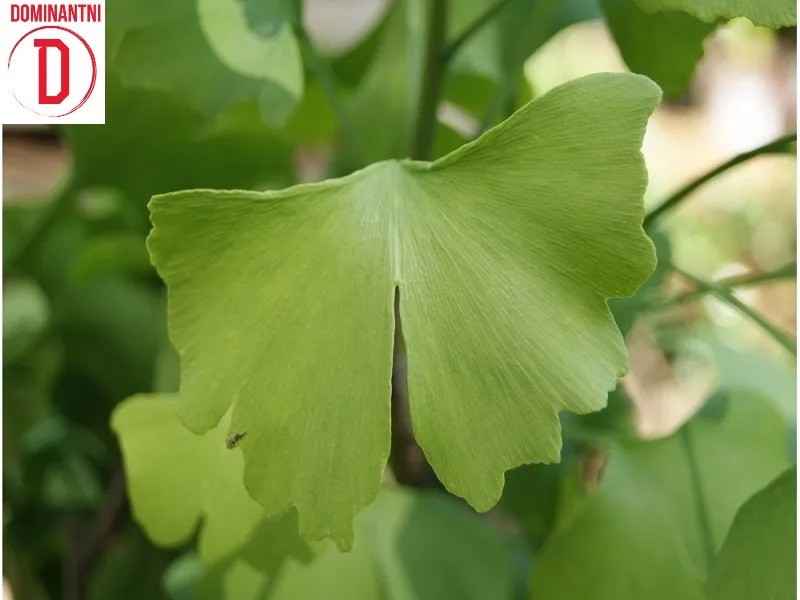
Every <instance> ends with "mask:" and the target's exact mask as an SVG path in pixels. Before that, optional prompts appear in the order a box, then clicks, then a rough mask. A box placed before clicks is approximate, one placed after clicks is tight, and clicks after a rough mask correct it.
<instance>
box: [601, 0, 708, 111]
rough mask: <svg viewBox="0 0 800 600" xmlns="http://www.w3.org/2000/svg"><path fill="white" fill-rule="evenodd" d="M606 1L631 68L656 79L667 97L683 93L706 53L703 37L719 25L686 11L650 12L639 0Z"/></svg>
mask: <svg viewBox="0 0 800 600" xmlns="http://www.w3.org/2000/svg"><path fill="white" fill-rule="evenodd" d="M602 4H603V10H604V11H605V15H606V22H607V23H608V27H609V29H610V30H611V33H612V35H613V36H614V40H615V41H616V43H617V46H618V47H619V50H620V53H621V54H622V58H623V59H624V60H625V63H626V64H627V65H628V67H629V68H630V69H631V71H633V72H635V73H641V74H643V75H647V76H648V77H650V78H652V79H653V80H654V81H655V82H656V83H658V84H659V85H660V86H661V88H662V89H663V90H664V94H665V95H667V96H677V95H679V94H681V93H683V91H684V90H685V89H686V87H687V86H688V85H689V82H690V81H691V78H692V74H693V73H694V68H695V65H696V64H697V61H698V60H700V58H701V57H702V56H703V40H705V38H706V36H707V35H708V34H709V33H711V32H712V31H713V30H714V27H715V26H714V25H713V24H709V23H705V22H703V21H700V20H699V19H696V18H694V17H692V16H691V15H688V14H686V13H682V12H674V11H672V12H663V13H655V14H649V13H647V12H645V11H644V10H642V9H641V8H640V7H639V6H638V5H637V4H636V1H635V0H603V3H602Z"/></svg>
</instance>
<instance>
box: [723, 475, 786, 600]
mask: <svg viewBox="0 0 800 600" xmlns="http://www.w3.org/2000/svg"><path fill="white" fill-rule="evenodd" d="M796 479H797V470H796V468H792V469H789V470H788V471H786V473H784V474H783V475H781V476H780V477H779V478H778V479H776V480H775V481H774V482H772V483H771V484H770V485H768V486H767V487H766V488H765V489H763V490H761V491H760V492H758V493H757V494H755V495H754V496H753V497H752V498H750V500H748V501H747V502H746V503H745V504H744V506H742V507H741V508H740V509H739V512H738V513H737V514H736V520H735V521H734V522H733V527H731V530H730V533H729V534H728V538H727V539H726V540H725V544H724V545H723V547H722V550H721V551H720V554H719V557H718V558H717V562H716V564H715V565H714V569H713V570H712V572H711V578H710V580H709V583H708V590H709V592H708V595H709V598H710V599H711V600H721V599H722V598H725V599H726V600H737V599H739V598H742V599H744V598H757V597H763V598H774V599H775V600H791V598H794V597H795V592H796V589H797V542H796V535H795V533H796V531H797V523H796V518H795V517H796V506H797V488H796Z"/></svg>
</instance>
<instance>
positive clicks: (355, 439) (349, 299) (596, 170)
mask: <svg viewBox="0 0 800 600" xmlns="http://www.w3.org/2000/svg"><path fill="white" fill-rule="evenodd" d="M659 96H660V93H659V90H658V88H657V87H656V86H655V85H654V84H653V83H652V82H651V81H650V80H648V79H646V78H644V77H641V76H636V75H629V74H598V75H592V76H589V77H586V78H583V79H580V80H576V81H574V82H571V83H568V84H566V85H564V86H562V87H560V88H557V89H555V90H553V91H552V92H550V93H549V94H547V95H545V96H543V97H542V98H540V99H538V100H536V101H534V102H532V103H530V104H528V105H527V106H526V107H524V108H522V109H521V110H520V111H518V112H517V113H516V114H514V115H513V116H512V117H511V118H509V119H508V120H507V121H506V122H505V123H503V124H502V125H500V126H498V127H496V128H494V129H492V130H490V131H489V132H487V133H486V134H484V135H483V136H482V137H481V138H479V139H478V140H476V141H475V142H472V143H469V144H467V145H465V146H463V147H462V148H460V149H458V150H456V151H455V152H453V153H451V154H449V155H447V156H445V157H444V158H442V159H440V160H438V161H436V162H433V163H421V162H413V161H388V162H383V163H377V164H374V165H372V166H370V167H368V168H366V169H364V170H363V171H359V172H356V173H354V174H352V175H350V176H347V177H344V178H342V179H337V180H330V181H325V182H322V183H317V184H306V185H300V186H296V187H293V188H289V189H287V190H284V191H280V192H262V193H257V192H243V191H230V192H219V191H209V190H194V191H186V192H178V193H174V194H167V195H163V196H156V197H155V198H154V199H153V200H152V201H151V204H150V209H151V219H152V221H153V225H154V228H153V231H152V233H151V236H150V238H149V241H148V244H149V249H150V253H151V257H152V260H153V262H154V264H155V265H156V267H157V269H158V271H159V273H160V274H161V276H162V278H163V279H164V280H165V281H166V283H167V286H168V294H169V326H170V333H171V336H172V340H173V342H174V344H175V346H176V349H177V350H178V352H179V354H180V356H181V370H182V371H181V399H180V409H179V410H180V414H181V418H182V420H183V421H184V423H185V424H186V425H187V426H188V427H189V428H190V429H192V430H193V431H196V432H204V431H207V430H209V429H212V428H214V427H216V426H217V424H218V423H219V421H220V419H221V418H222V417H223V415H225V414H226V413H227V412H228V411H229V410H230V409H231V406H233V414H232V417H231V427H232V431H247V432H248V435H247V437H246V438H245V439H243V440H242V442H241V445H240V447H241V449H242V452H243V453H244V457H245V484H246V486H247V488H248V490H249V491H250V493H251V495H252V496H253V497H254V498H255V499H256V500H258V501H259V502H260V503H261V504H262V505H263V506H264V507H265V508H266V511H267V512H268V513H270V514H272V513H278V512H282V511H284V510H286V509H287V508H289V507H290V506H295V507H297V509H298V512H299V521H300V529H301V532H302V533H303V534H304V536H306V537H308V538H310V539H314V538H320V537H324V536H332V537H334V538H335V539H336V540H337V541H338V543H339V544H341V545H342V546H343V547H347V546H348V545H349V544H350V542H351V539H352V518H353V515H354V514H355V513H356V512H358V510H359V509H360V508H361V507H363V506H365V505H366V504H368V503H369V502H370V501H371V500H372V499H373V498H374V497H375V494H376V492H377V489H378V486H379V483H380V479H381V473H382V470H383V468H384V466H385V465H386V460H387V457H388V454H389V438H390V435H389V434H390V431H389V415H390V389H389V388H390V378H391V370H392V341H393V336H394V328H395V326H398V327H399V326H400V323H397V324H396V323H395V322H394V321H395V319H394V310H393V306H394V303H395V296H396V295H398V300H399V302H398V304H399V316H400V320H401V323H402V333H403V336H404V339H405V346H406V349H407V359H408V389H409V406H410V413H411V418H412V423H413V429H414V434H415V436H416V439H417V441H418V442H419V444H420V445H421V447H422V449H423V450H424V452H425V454H426V456H427V459H428V461H429V462H430V463H431V465H432V466H433V468H434V470H435V471H436V473H437V475H438V477H439V478H440V480H441V481H442V482H443V483H444V485H445V486H446V487H447V488H448V489H449V490H450V491H452V492H453V493H455V494H457V495H460V496H463V497H464V498H466V499H467V501H468V502H469V503H470V504H471V505H472V506H474V507H475V508H476V509H478V510H487V509H489V508H490V507H491V506H493V505H494V504H495V503H496V502H497V500H498V498H499V496H500V494H501V491H502V488H503V475H504V472H505V471H506V470H508V469H510V468H513V467H515V466H517V465H520V464H524V463H530V462H553V461H557V460H558V459H559V450H560V447H561V437H560V428H559V419H558V412H559V411H561V410H570V411H573V412H580V413H584V412H590V411H593V410H598V409H600V408H602V407H603V406H604V404H605V401H606V395H607V392H608V391H609V390H610V389H613V388H614V387H615V385H616V379H617V377H619V376H620V375H622V374H623V373H624V372H625V369H626V352H625V347H624V344H623V341H622V337H621V336H620V333H619V331H618V330H617V327H616V325H615V324H614V321H613V319H612V318H611V316H610V313H609V310H608V307H607V303H606V299H607V298H608V297H611V296H624V295H629V294H631V293H633V292H634V291H635V290H636V288H637V287H638V286H639V285H640V284H641V282H642V281H644V280H645V279H646V278H647V276H648V275H649V274H650V272H651V271H652V270H653V266H654V261H655V258H654V253H653V247H652V244H651V242H650V240H649V239H648V238H647V237H646V236H645V234H644V232H643V230H642V227H641V222H642V213H643V209H642V194H643V191H644V188H645V184H646V171H645V168H644V162H643V160H642V156H641V153H640V151H639V148H640V145H641V141H642V136H643V133H644V129H645V124H646V122H647V118H648V116H649V115H650V113H651V112H652V111H653V109H654V107H655V105H656V104H657V102H658V99H659Z"/></svg>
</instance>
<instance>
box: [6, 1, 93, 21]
mask: <svg viewBox="0 0 800 600" xmlns="http://www.w3.org/2000/svg"><path fill="white" fill-rule="evenodd" d="M102 17H103V15H102V6H101V5H100V4H12V5H11V21H12V22H16V21H19V22H22V23H99V22H100V21H101V20H102Z"/></svg>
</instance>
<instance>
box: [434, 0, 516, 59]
mask: <svg viewBox="0 0 800 600" xmlns="http://www.w3.org/2000/svg"><path fill="white" fill-rule="evenodd" d="M511 2H512V0H498V2H495V3H494V4H493V5H492V6H490V7H489V8H487V9H486V11H484V12H483V13H482V14H481V15H480V16H479V17H478V18H477V19H475V20H474V21H473V22H472V23H471V24H470V25H469V26H468V27H467V28H466V29H465V30H464V31H463V32H461V34H459V36H458V37H457V38H456V39H454V40H453V41H452V42H450V43H449V44H447V46H445V48H444V49H443V50H442V62H444V63H445V64H447V63H448V62H450V61H451V60H452V58H453V57H454V56H455V55H456V54H457V53H458V51H459V49H460V48H461V46H463V45H464V44H465V43H466V42H467V40H469V39H470V38H471V37H472V36H473V35H475V34H476V33H477V32H478V31H480V30H481V29H482V28H483V26H484V25H486V24H487V23H489V22H490V21H491V20H492V19H493V18H494V17H496V16H497V15H498V14H500V12H501V11H502V10H503V9H504V8H505V7H506V6H508V5H509V4H511Z"/></svg>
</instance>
